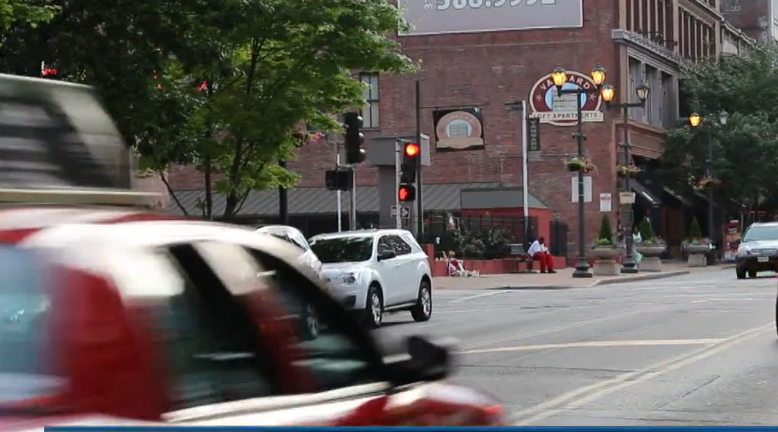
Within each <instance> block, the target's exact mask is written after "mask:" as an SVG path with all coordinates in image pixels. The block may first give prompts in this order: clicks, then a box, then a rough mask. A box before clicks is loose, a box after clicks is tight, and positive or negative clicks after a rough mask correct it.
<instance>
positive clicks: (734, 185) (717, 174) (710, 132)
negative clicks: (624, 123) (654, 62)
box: [662, 46, 778, 211]
mask: <svg viewBox="0 0 778 432" xmlns="http://www.w3.org/2000/svg"><path fill="white" fill-rule="evenodd" d="M776 62H778V47H776V46H766V47H759V48H754V49H749V50H746V52H745V53H744V54H742V55H739V56H733V57H728V58H726V59H722V60H721V61H715V60H714V59H711V60H706V61H701V62H698V63H696V64H694V65H693V66H691V67H689V68H687V69H685V70H684V72H683V89H684V93H685V95H686V97H687V98H688V100H689V101H690V103H691V110H692V111H695V112H697V113H699V114H701V115H703V116H706V117H707V118H705V120H704V121H703V125H702V126H701V127H698V128H691V127H690V126H689V125H688V122H684V123H683V124H680V125H679V126H678V127H677V128H675V129H673V130H670V131H669V132H668V133H667V136H666V139H665V151H664V154H663V157H662V165H663V167H664V171H665V172H664V173H663V174H665V176H664V177H665V178H666V179H668V181H669V183H670V184H669V186H670V187H672V188H673V189H675V190H677V191H678V192H681V193H684V194H685V195H687V196H691V195H692V194H693V193H694V192H695V189H696V190H704V189H705V188H708V187H714V188H715V196H716V199H717V200H718V201H719V203H720V204H722V205H723V206H724V208H725V209H726V210H732V211H739V210H740V209H741V208H742V206H744V205H754V204H755V203H757V202H758V201H759V200H760V196H762V197H768V198H769V197H771V196H773V195H774V194H775V191H774V190H773V189H774V188H775V186H774V185H776V184H778V183H777V182H778V105H776V104H775V103H774V101H776V100H778V88H776V87H775V86H772V85H771V83H772V82H774V80H775V79H778V70H777V69H776V68H775V67H774V65H775V64H776ZM723 110H726V111H727V112H729V114H730V115H729V118H728V121H727V124H726V125H721V124H719V112H721V111H723ZM709 139H710V140H711V142H712V147H713V159H712V162H711V167H710V168H711V170H712V173H713V176H712V178H709V177H710V176H709V175H708V166H707V165H708V164H707V159H708V156H707V154H708V142H709ZM714 179H715V182H711V181H710V180H714Z"/></svg>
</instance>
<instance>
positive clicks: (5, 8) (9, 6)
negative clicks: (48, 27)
mask: <svg viewBox="0 0 778 432" xmlns="http://www.w3.org/2000/svg"><path fill="white" fill-rule="evenodd" d="M58 10H59V7H58V6H56V5H53V4H51V3H50V2H47V1H43V0H0V35H1V37H0V44H2V43H3V42H4V40H5V38H6V37H8V33H9V32H13V31H14V30H16V27H17V26H32V27H37V26H38V25H39V24H43V23H46V22H49V21H50V20H51V19H52V18H53V17H54V15H55V14H56V13H57V11H58Z"/></svg>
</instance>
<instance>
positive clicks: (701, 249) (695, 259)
mask: <svg viewBox="0 0 778 432" xmlns="http://www.w3.org/2000/svg"><path fill="white" fill-rule="evenodd" d="M684 250H685V251H686V253H687V254H689V257H688V258H687V259H686V264H687V265H688V266H689V267H705V266H707V265H708V255H709V254H710V253H712V252H713V249H711V247H710V245H707V244H687V245H686V246H685V247H684Z"/></svg>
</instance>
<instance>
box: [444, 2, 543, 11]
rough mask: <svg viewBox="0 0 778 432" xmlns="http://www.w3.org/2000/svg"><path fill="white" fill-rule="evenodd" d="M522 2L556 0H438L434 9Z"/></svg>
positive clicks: (474, 7)
mask: <svg viewBox="0 0 778 432" xmlns="http://www.w3.org/2000/svg"><path fill="white" fill-rule="evenodd" d="M522 3H523V4H525V5H527V6H532V5H534V4H537V3H540V4H542V5H553V4H556V0H438V4H437V7H436V9H437V10H439V11H444V10H448V9H450V8H452V7H453V8H454V9H456V10H460V9H465V8H470V9H481V8H498V7H502V6H505V5H508V6H519V5H521V4H522ZM430 6H431V5H430Z"/></svg>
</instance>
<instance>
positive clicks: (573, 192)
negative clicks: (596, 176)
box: [570, 176, 592, 203]
mask: <svg viewBox="0 0 778 432" xmlns="http://www.w3.org/2000/svg"><path fill="white" fill-rule="evenodd" d="M583 180H584V202H585V203H588V202H592V177H591V176H584V178H583ZM570 201H571V202H574V203H577V202H578V176H575V177H573V178H572V179H570Z"/></svg>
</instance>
